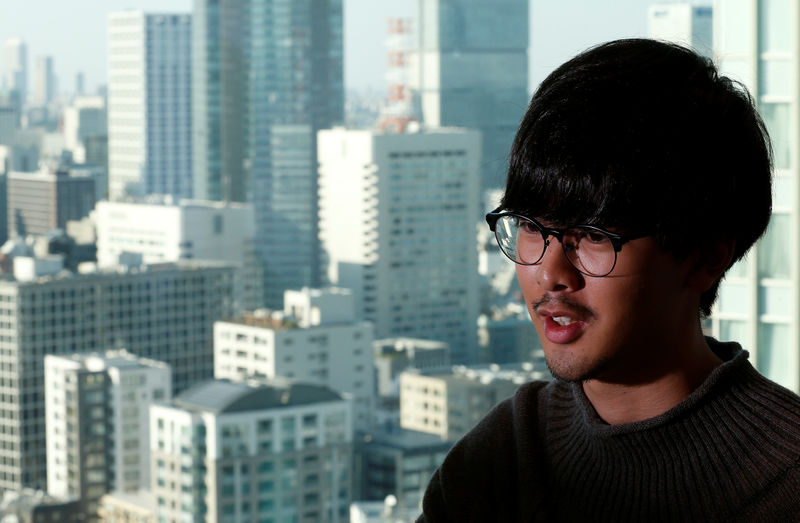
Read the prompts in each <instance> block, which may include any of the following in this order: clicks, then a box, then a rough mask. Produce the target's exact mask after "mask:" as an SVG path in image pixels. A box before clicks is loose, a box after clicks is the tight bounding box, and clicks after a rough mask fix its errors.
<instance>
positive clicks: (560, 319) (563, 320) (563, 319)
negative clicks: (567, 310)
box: [552, 316, 578, 327]
mask: <svg viewBox="0 0 800 523" xmlns="http://www.w3.org/2000/svg"><path fill="white" fill-rule="evenodd" d="M552 318H553V321H554V322H556V323H558V324H559V325H561V326H562V327H566V326H567V325H571V324H573V323H575V322H576V321H578V320H576V319H574V318H570V317H569V316H552Z"/></svg>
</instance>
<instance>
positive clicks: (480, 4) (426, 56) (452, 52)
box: [409, 0, 529, 190]
mask: <svg viewBox="0 0 800 523" xmlns="http://www.w3.org/2000/svg"><path fill="white" fill-rule="evenodd" d="M414 7H415V14H414V20H415V22H416V32H417V34H416V43H415V45H414V49H412V52H411V55H410V58H411V70H410V71H409V72H410V78H409V83H410V87H411V90H412V96H413V98H414V104H415V106H416V110H417V113H418V114H419V116H420V117H421V118H422V121H423V122H424V123H425V124H426V125H428V126H433V127H441V126H448V127H451V126H452V127H469V128H477V129H480V131H481V134H482V137H483V172H482V174H481V176H482V180H481V188H482V189H484V190H486V189H492V188H496V187H499V186H501V185H502V184H503V182H504V180H505V173H506V168H507V164H508V153H509V151H510V149H511V142H512V140H513V138H514V134H515V133H516V130H517V126H518V125H519V120H520V117H521V115H522V113H523V112H524V110H525V107H527V105H528V40H529V37H528V0H415V2H414Z"/></svg>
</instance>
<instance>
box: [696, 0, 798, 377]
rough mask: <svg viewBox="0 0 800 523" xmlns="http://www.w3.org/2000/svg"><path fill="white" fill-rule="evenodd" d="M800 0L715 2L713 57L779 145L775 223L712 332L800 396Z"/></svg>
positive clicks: (726, 291)
mask: <svg viewBox="0 0 800 523" xmlns="http://www.w3.org/2000/svg"><path fill="white" fill-rule="evenodd" d="M799 9H800V8H798V5H797V3H796V2H789V1H783V2H779V1H768V0H739V1H736V2H726V1H716V2H714V54H715V56H716V60H717V62H718V63H719V66H720V69H721V70H722V73H723V74H725V75H727V76H730V77H732V78H733V79H735V80H738V81H740V82H742V83H743V84H744V85H745V86H747V88H748V90H749V91H750V93H751V94H752V95H753V98H754V99H755V101H756V103H757V105H758V110H759V113H760V114H761V117H762V118H763V119H764V123H765V124H766V126H767V129H768V130H769V133H770V137H771V139H772V147H773V164H774V168H775V171H774V178H773V202H772V211H773V212H772V219H771V220H770V224H769V227H768V228H767V232H766V234H765V236H764V237H763V238H762V239H761V240H760V241H759V243H758V244H757V245H756V246H755V247H754V248H753V250H752V251H751V252H750V254H749V255H748V256H747V257H746V258H745V259H744V260H742V261H741V262H740V263H738V264H736V265H735V266H734V267H732V268H731V269H730V270H729V271H728V274H727V275H726V277H725V280H724V281H723V282H722V285H721V286H720V291H719V300H718V303H717V306H716V308H715V311H714V314H713V320H712V332H713V334H714V335H715V336H718V337H719V338H720V339H723V340H737V341H740V342H741V343H742V345H743V346H744V348H745V349H747V350H748V351H750V357H751V359H752V360H753V361H754V363H755V364H756V367H757V368H758V369H759V370H760V371H761V372H762V373H764V374H766V375H767V376H768V377H769V378H771V379H773V380H775V381H777V382H778V383H780V384H782V385H784V386H786V387H788V388H790V389H792V390H795V391H798V390H800V250H798V242H799V241H800V192H798V174H799V173H798V165H800V164H798V150H799V146H800V139H798V136H799V134H800V133H799V132H798V126H799V125H800V118H799V117H798V113H797V107H798V100H800V85H798V76H800V56H798V49H797V45H796V43H795V40H796V35H797V34H798V31H800V21H799V20H800V18H798V17H799V16H800V10H799Z"/></svg>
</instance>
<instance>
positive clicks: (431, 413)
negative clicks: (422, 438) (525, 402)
mask: <svg viewBox="0 0 800 523" xmlns="http://www.w3.org/2000/svg"><path fill="white" fill-rule="evenodd" d="M547 378H549V374H545V372H543V371H541V370H536V369H535V368H534V366H533V364H531V363H523V364H521V365H509V366H503V367H501V366H499V365H491V366H489V367H485V368H478V367H474V368H468V367H463V366H456V367H453V369H452V372H449V373H441V372H440V373H428V374H425V373H421V372H419V371H413V370H412V371H407V372H404V373H403V374H401V376H400V426H401V427H403V428H405V429H411V430H417V431H420V432H427V433H429V434H436V435H437V436H439V437H440V438H442V439H443V440H447V441H455V440H457V439H458V438H460V437H461V436H463V435H464V434H466V433H467V431H469V430H470V429H471V428H472V427H474V426H475V424H476V423H477V422H478V421H480V419H481V418H483V416H484V415H486V413H487V412H489V410H491V408H492V407H494V406H495V405H496V404H497V403H499V402H500V401H502V400H504V399H506V398H508V397H509V396H511V395H513V394H514V392H515V391H516V390H517V388H518V387H519V386H520V385H522V384H523V383H525V382H528V381H532V380H541V379H547Z"/></svg>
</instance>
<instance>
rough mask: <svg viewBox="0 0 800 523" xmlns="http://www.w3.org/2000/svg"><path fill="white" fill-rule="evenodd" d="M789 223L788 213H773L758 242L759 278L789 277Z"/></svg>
mask: <svg viewBox="0 0 800 523" xmlns="http://www.w3.org/2000/svg"><path fill="white" fill-rule="evenodd" d="M790 230H791V223H790V220H789V215H788V214H777V213H775V214H773V215H772V219H771V220H770V222H769V227H767V233H766V234H765V235H764V237H763V238H762V239H761V241H760V242H759V244H758V276H759V278H776V279H789V277H790V275H791V265H790V263H791V256H790V254H789V244H790V243H791V238H790V236H789V233H790Z"/></svg>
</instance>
